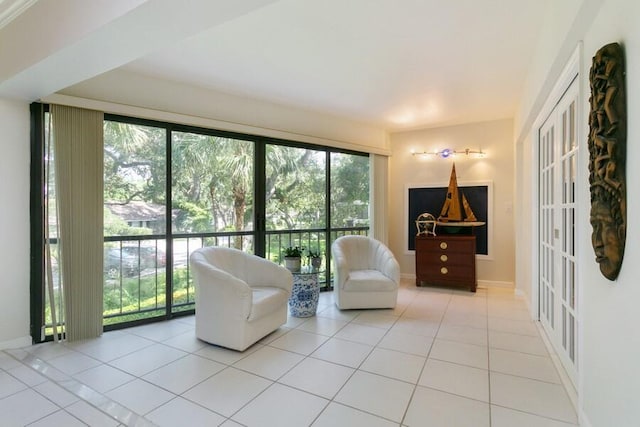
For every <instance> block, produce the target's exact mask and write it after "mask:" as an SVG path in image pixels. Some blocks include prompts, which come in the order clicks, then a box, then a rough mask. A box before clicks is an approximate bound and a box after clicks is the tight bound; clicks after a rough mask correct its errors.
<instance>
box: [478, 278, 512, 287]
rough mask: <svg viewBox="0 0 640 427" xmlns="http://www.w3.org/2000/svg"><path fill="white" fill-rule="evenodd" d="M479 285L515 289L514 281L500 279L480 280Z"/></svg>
mask: <svg viewBox="0 0 640 427" xmlns="http://www.w3.org/2000/svg"><path fill="white" fill-rule="evenodd" d="M478 286H482V287H484V288H503V289H514V287H515V286H514V284H513V282H503V281H500V280H478Z"/></svg>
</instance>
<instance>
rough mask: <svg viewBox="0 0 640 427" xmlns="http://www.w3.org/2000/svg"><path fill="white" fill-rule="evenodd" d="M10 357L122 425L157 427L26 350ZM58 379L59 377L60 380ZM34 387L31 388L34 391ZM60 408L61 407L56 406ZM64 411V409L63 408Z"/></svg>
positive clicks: (15, 352)
mask: <svg viewBox="0 0 640 427" xmlns="http://www.w3.org/2000/svg"><path fill="white" fill-rule="evenodd" d="M5 353H6V354H8V355H9V356H10V357H12V358H13V359H15V360H16V361H17V362H19V363H21V364H22V365H23V366H26V367H28V368H31V369H32V370H34V371H36V372H38V373H39V374H41V375H42V376H44V377H45V378H47V379H48V380H49V381H51V382H52V383H54V384H56V385H58V386H60V387H62V388H63V389H65V390H67V391H68V392H70V393H71V394H73V395H75V396H77V397H79V398H80V399H81V400H82V401H84V402H86V403H88V404H90V405H91V406H92V407H94V408H96V409H97V410H99V411H100V412H102V413H104V414H105V415H107V416H109V417H110V418H112V419H113V420H115V421H117V422H119V423H122V424H124V425H126V426H136V427H138V426H139V427H154V426H156V425H155V424H154V423H152V422H151V421H149V420H147V419H146V418H144V417H143V416H142V415H139V414H136V413H135V412H134V411H132V410H131V409H129V408H127V407H125V406H124V405H122V404H120V403H118V402H116V401H114V400H112V399H109V398H108V397H106V396H105V395H103V394H102V393H99V392H97V391H95V390H94V389H92V388H91V387H88V386H87V385H85V384H83V383H81V382H80V381H78V380H76V379H74V378H73V377H71V376H70V375H68V374H66V373H64V372H62V371H60V370H59V369H57V368H54V367H53V366H51V365H49V364H48V363H47V362H45V361H44V360H42V359H40V358H38V357H35V356H33V355H31V354H30V353H29V352H27V351H25V350H10V351H5ZM56 377H59V378H58V379H57V378H56ZM32 388H33V387H30V389H32ZM56 406H59V405H56ZM61 409H64V408H61Z"/></svg>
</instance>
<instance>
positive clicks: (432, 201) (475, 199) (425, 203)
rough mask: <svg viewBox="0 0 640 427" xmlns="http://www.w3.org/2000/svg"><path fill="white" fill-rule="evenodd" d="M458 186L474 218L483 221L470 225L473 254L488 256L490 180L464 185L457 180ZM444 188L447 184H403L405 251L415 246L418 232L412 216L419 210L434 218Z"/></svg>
mask: <svg viewBox="0 0 640 427" xmlns="http://www.w3.org/2000/svg"><path fill="white" fill-rule="evenodd" d="M458 189H459V190H460V192H462V193H463V194H464V196H465V197H466V199H467V201H468V202H469V206H471V209H472V210H473V213H474V214H475V216H476V219H477V220H478V221H480V222H484V223H485V224H484V225H482V226H476V227H473V230H472V231H473V234H474V235H475V236H476V254H477V255H481V256H482V255H484V256H486V257H490V246H491V244H490V243H491V242H490V240H491V238H490V237H491V234H490V228H491V217H492V212H491V204H492V198H493V194H492V184H491V182H481V183H469V184H466V185H464V184H461V183H458ZM447 190H448V187H447V186H429V185H412V186H408V187H407V194H406V199H407V201H406V217H407V220H406V226H405V232H406V235H407V241H406V246H405V247H406V249H407V251H414V250H415V236H416V234H417V232H418V230H417V228H416V224H415V220H416V218H418V216H419V215H420V214H422V213H430V214H432V215H433V216H434V217H436V218H437V217H438V215H440V211H441V209H442V206H443V205H444V202H445V199H446V196H447ZM440 228H441V227H440ZM438 230H439V228H438V227H436V233H437V234H440V233H438ZM442 233H444V230H442Z"/></svg>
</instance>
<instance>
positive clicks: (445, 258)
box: [440, 255, 449, 262]
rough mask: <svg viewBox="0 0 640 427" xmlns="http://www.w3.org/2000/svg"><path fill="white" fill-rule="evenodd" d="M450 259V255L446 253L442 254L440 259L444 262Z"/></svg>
mask: <svg viewBox="0 0 640 427" xmlns="http://www.w3.org/2000/svg"><path fill="white" fill-rule="evenodd" d="M448 259H449V257H448V256H446V255H440V261H442V262H447V260H448Z"/></svg>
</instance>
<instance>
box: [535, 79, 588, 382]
mask: <svg viewBox="0 0 640 427" xmlns="http://www.w3.org/2000/svg"><path fill="white" fill-rule="evenodd" d="M578 84H579V83H578V78H577V75H576V76H575V77H574V78H573V80H572V81H571V82H570V83H569V85H568V87H567V88H566V90H565V91H564V93H562V95H561V97H560V99H559V100H558V102H557V103H556V104H555V106H554V107H553V109H552V110H551V112H550V114H549V116H548V117H547V119H546V120H545V121H544V123H543V124H542V125H541V126H540V127H539V129H538V141H539V146H538V159H539V169H538V184H539V185H538V188H539V193H538V221H539V227H538V230H539V235H538V242H539V243H538V245H539V247H538V278H539V286H538V292H539V296H538V297H539V299H538V302H539V318H540V322H541V324H542V327H543V329H544V331H545V332H546V334H547V336H548V338H549V340H550V342H551V344H552V345H553V347H554V349H555V351H556V353H557V354H558V357H559V359H560V361H561V363H562V365H563V366H564V369H565V371H566V372H567V375H568V376H569V378H570V379H571V381H572V382H573V384H574V387H575V386H576V384H577V373H578V364H577V360H578V357H577V356H578V355H577V350H578V342H577V338H578V327H579V324H578V306H577V301H578V299H577V296H578V293H579V286H578V283H579V282H578V280H577V270H576V249H577V248H576V236H575V232H576V206H577V197H576V196H577V193H576V176H577V175H578V171H577V167H578V162H577V160H578V148H579V144H578V140H577V105H578V99H579V86H578Z"/></svg>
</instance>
